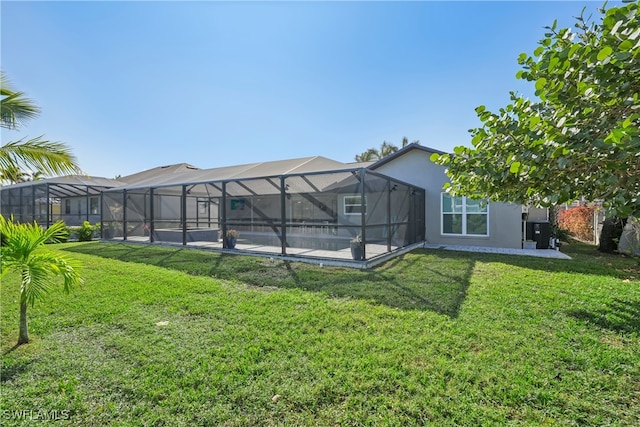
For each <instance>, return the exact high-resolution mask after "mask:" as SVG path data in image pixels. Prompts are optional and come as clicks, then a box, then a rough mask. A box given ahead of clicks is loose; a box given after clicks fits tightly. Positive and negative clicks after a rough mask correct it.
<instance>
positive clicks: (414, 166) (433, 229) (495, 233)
mask: <svg viewBox="0 0 640 427" xmlns="http://www.w3.org/2000/svg"><path fill="white" fill-rule="evenodd" d="M430 155H431V153H429V152H426V151H423V150H421V149H412V150H409V151H408V152H407V153H405V154H403V155H401V156H399V157H397V158H395V159H393V160H391V161H390V162H388V163H385V164H383V165H381V166H379V167H378V168H376V171H377V172H380V173H383V174H385V175H388V176H390V177H393V178H396V179H399V180H402V181H405V182H408V183H411V184H414V185H418V186H420V187H422V188H424V189H425V190H426V195H425V227H426V240H427V243H433V244H447V245H465V246H487V247H499V248H521V246H522V207H521V206H520V205H516V204H513V203H491V204H490V205H489V236H486V237H485V236H480V237H479V236H450V235H442V234H441V224H440V223H441V221H442V219H441V213H440V200H441V193H442V191H443V190H442V186H443V185H444V183H445V182H448V177H447V175H446V173H445V169H444V167H442V166H440V165H436V164H435V163H433V162H431V160H429V156H430Z"/></svg>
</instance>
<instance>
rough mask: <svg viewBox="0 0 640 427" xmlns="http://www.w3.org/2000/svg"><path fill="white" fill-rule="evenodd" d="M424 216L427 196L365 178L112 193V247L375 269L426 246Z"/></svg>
mask: <svg viewBox="0 0 640 427" xmlns="http://www.w3.org/2000/svg"><path fill="white" fill-rule="evenodd" d="M424 210H425V191H424V189H422V188H418V187H415V186H412V185H410V184H406V183H403V182H401V181H398V180H395V179H393V178H390V177H387V176H384V175H381V174H378V173H375V172H371V171H369V170H367V169H363V168H357V169H344V170H338V171H327V172H311V173H300V174H288V175H278V176H266V177H250V178H240V179H222V180H214V181H201V182H195V183H181V184H164V185H158V186H145V187H137V188H135V187H134V186H130V187H124V188H114V189H107V190H105V191H104V192H103V193H102V209H101V212H102V218H101V222H102V238H103V239H121V240H130V241H145V242H162V243H174V244H181V245H194V246H200V247H212V248H221V249H236V250H239V251H246V252H259V253H266V254H273V255H294V256H305V257H326V258H344V259H358V260H367V259H371V258H374V257H376V256H379V255H383V254H386V253H389V252H392V251H394V250H396V249H399V248H402V247H405V246H408V245H410V244H413V243H416V242H421V241H423V240H424V227H425V221H424ZM232 237H233V238H232ZM358 240H359V241H361V243H360V244H359V243H358V242H357V241H358ZM352 247H359V248H360V249H359V250H356V251H355V252H354V251H352V250H351V248H352Z"/></svg>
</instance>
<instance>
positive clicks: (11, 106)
mask: <svg viewBox="0 0 640 427" xmlns="http://www.w3.org/2000/svg"><path fill="white" fill-rule="evenodd" d="M0 96H1V97H2V99H0V126H2V127H3V128H6V129H16V128H18V127H19V126H20V125H22V123H23V122H24V121H26V120H28V119H33V118H35V117H37V116H38V114H40V108H39V107H38V106H37V105H36V104H35V103H34V102H33V101H32V100H30V99H28V98H26V97H25V96H24V93H22V92H17V91H15V90H14V89H13V88H11V84H10V82H9V79H8V78H7V76H6V75H5V74H4V72H3V71H0Z"/></svg>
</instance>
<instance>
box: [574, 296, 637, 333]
mask: <svg viewBox="0 0 640 427" xmlns="http://www.w3.org/2000/svg"><path fill="white" fill-rule="evenodd" d="M567 314H569V315H570V316H573V317H575V318H576V319H579V320H582V321H585V322H587V323H589V324H591V325H594V326H597V327H599V328H602V329H608V330H610V331H613V332H624V333H631V332H638V331H640V301H626V300H621V299H614V300H613V301H611V302H610V303H608V304H607V305H606V306H605V307H604V308H600V309H597V310H593V311H588V310H573V311H569V312H568V313H567Z"/></svg>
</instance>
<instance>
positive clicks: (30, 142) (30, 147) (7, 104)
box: [0, 71, 80, 182]
mask: <svg viewBox="0 0 640 427" xmlns="http://www.w3.org/2000/svg"><path fill="white" fill-rule="evenodd" d="M0 98H1V99H0V126H2V127H3V128H5V129H14V130H16V129H19V128H20V127H21V126H22V125H23V124H24V122H25V121H27V120H29V119H33V118H35V117H37V116H38V114H39V113H40V109H39V108H38V106H37V105H35V103H33V101H31V100H30V99H28V98H26V97H25V96H24V94H23V93H22V92H18V91H16V90H14V89H13V88H12V87H11V85H10V84H9V80H8V79H7V77H6V75H5V74H4V72H1V71H0ZM29 171H30V172H34V173H35V172H40V173H44V174H47V175H60V174H65V173H78V172H80V168H79V167H78V164H77V160H76V158H75V157H74V156H73V154H72V153H71V149H70V148H69V147H67V146H66V145H65V144H63V143H61V142H52V141H47V140H45V139H43V138H42V136H40V137H37V138H32V139H26V138H22V139H20V140H18V141H11V142H7V143H5V144H3V145H2V147H0V176H2V179H3V180H5V181H9V182H16V181H15V180H14V179H13V178H14V177H16V176H17V177H20V176H24V174H28V173H29Z"/></svg>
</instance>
